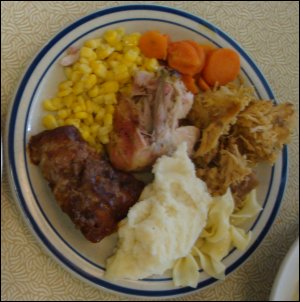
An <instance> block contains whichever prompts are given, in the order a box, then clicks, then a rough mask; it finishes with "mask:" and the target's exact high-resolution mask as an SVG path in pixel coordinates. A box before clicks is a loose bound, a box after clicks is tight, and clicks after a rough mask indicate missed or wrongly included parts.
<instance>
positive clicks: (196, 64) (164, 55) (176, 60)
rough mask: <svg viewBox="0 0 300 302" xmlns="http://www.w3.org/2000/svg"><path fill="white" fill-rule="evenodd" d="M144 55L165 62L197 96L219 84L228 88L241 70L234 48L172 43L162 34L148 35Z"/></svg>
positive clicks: (143, 40) (142, 41)
mask: <svg viewBox="0 0 300 302" xmlns="http://www.w3.org/2000/svg"><path fill="white" fill-rule="evenodd" d="M139 47H140V49H141V51H142V53H143V54H144V55H145V56H146V57H149V58H156V59H161V60H165V61H166V62H167V65H168V66H169V67H171V68H172V69H174V70H176V71H178V72H179V73H180V74H181V77H182V81H183V82H184V84H185V85H186V87H187V89H188V90H190V91H191V92H192V93H194V94H196V93H198V92H199V88H200V89H201V90H204V91H206V90H208V89H210V88H211V87H214V86H215V85H226V84H227V83H229V82H231V81H233V80H234V79H235V78H236V77H237V75H238V73H239V71H240V58H239V55H238V54H237V53H236V52H235V51H234V50H232V49H228V48H221V49H216V48H215V47H213V46H211V45H203V44H199V43H197V42H196V41H193V40H182V41H176V42H171V40H170V38H169V37H168V36H166V35H164V34H161V33H159V32H158V31H148V32H146V33H144V34H143V35H142V36H141V38H140V41H139Z"/></svg>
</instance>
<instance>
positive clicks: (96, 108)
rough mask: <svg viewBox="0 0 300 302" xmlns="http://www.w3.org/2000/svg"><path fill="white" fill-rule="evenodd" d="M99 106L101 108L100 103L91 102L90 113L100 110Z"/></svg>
mask: <svg viewBox="0 0 300 302" xmlns="http://www.w3.org/2000/svg"><path fill="white" fill-rule="evenodd" d="M100 108H101V106H100V105H98V104H95V103H93V112H92V113H95V114H97V112H98V111H99V110H100Z"/></svg>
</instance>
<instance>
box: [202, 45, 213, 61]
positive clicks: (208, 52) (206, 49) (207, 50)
mask: <svg viewBox="0 0 300 302" xmlns="http://www.w3.org/2000/svg"><path fill="white" fill-rule="evenodd" d="M200 46H201V47H202V48H203V50H204V52H205V57H206V58H208V57H209V56H210V55H211V54H212V52H213V51H214V50H216V49H217V48H215V47H214V46H212V45H209V44H200Z"/></svg>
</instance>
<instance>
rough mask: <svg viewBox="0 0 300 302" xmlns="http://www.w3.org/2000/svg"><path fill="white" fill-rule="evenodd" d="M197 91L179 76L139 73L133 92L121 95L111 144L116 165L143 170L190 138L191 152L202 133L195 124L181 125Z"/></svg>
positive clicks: (109, 149)
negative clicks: (173, 77)
mask: <svg viewBox="0 0 300 302" xmlns="http://www.w3.org/2000/svg"><path fill="white" fill-rule="evenodd" d="M192 103H193V95H192V94H191V93H190V92H187V90H186V88H185V86H184V84H183V83H182V82H181V81H180V80H179V79H172V78H171V77H170V76H169V74H162V75H161V76H160V77H159V78H156V79H153V76H152V79H151V77H150V76H149V75H147V73H145V72H140V73H137V75H136V78H135V83H134V90H133V94H132V95H131V96H130V97H128V96H124V95H122V94H121V95H119V97H118V106H117V107H116V111H115V114H114V129H113V131H112V132H111V134H110V142H109V143H108V145H107V150H108V154H109V158H110V160H111V162H112V164H113V166H114V167H116V168H117V169H120V170H122V171H142V170H145V169H147V168H149V167H150V166H151V165H152V164H153V163H154V162H155V160H156V159H157V158H158V157H159V156H161V155H163V154H170V153H172V152H173V151H174V150H175V149H176V147H177V145H178V142H186V143H187V147H188V151H189V153H190V154H191V153H192V151H193V147H194V145H195V143H196V141H197V139H198V137H199V130H198V128H196V127H194V126H184V127H182V126H179V120H180V119H182V118H184V117H186V115H187V114H188V112H189V110H190V109H191V107H192Z"/></svg>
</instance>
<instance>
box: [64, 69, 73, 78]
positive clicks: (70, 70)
mask: <svg viewBox="0 0 300 302" xmlns="http://www.w3.org/2000/svg"><path fill="white" fill-rule="evenodd" d="M64 73H65V76H66V78H67V79H68V80H71V77H72V67H65V68H64Z"/></svg>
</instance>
